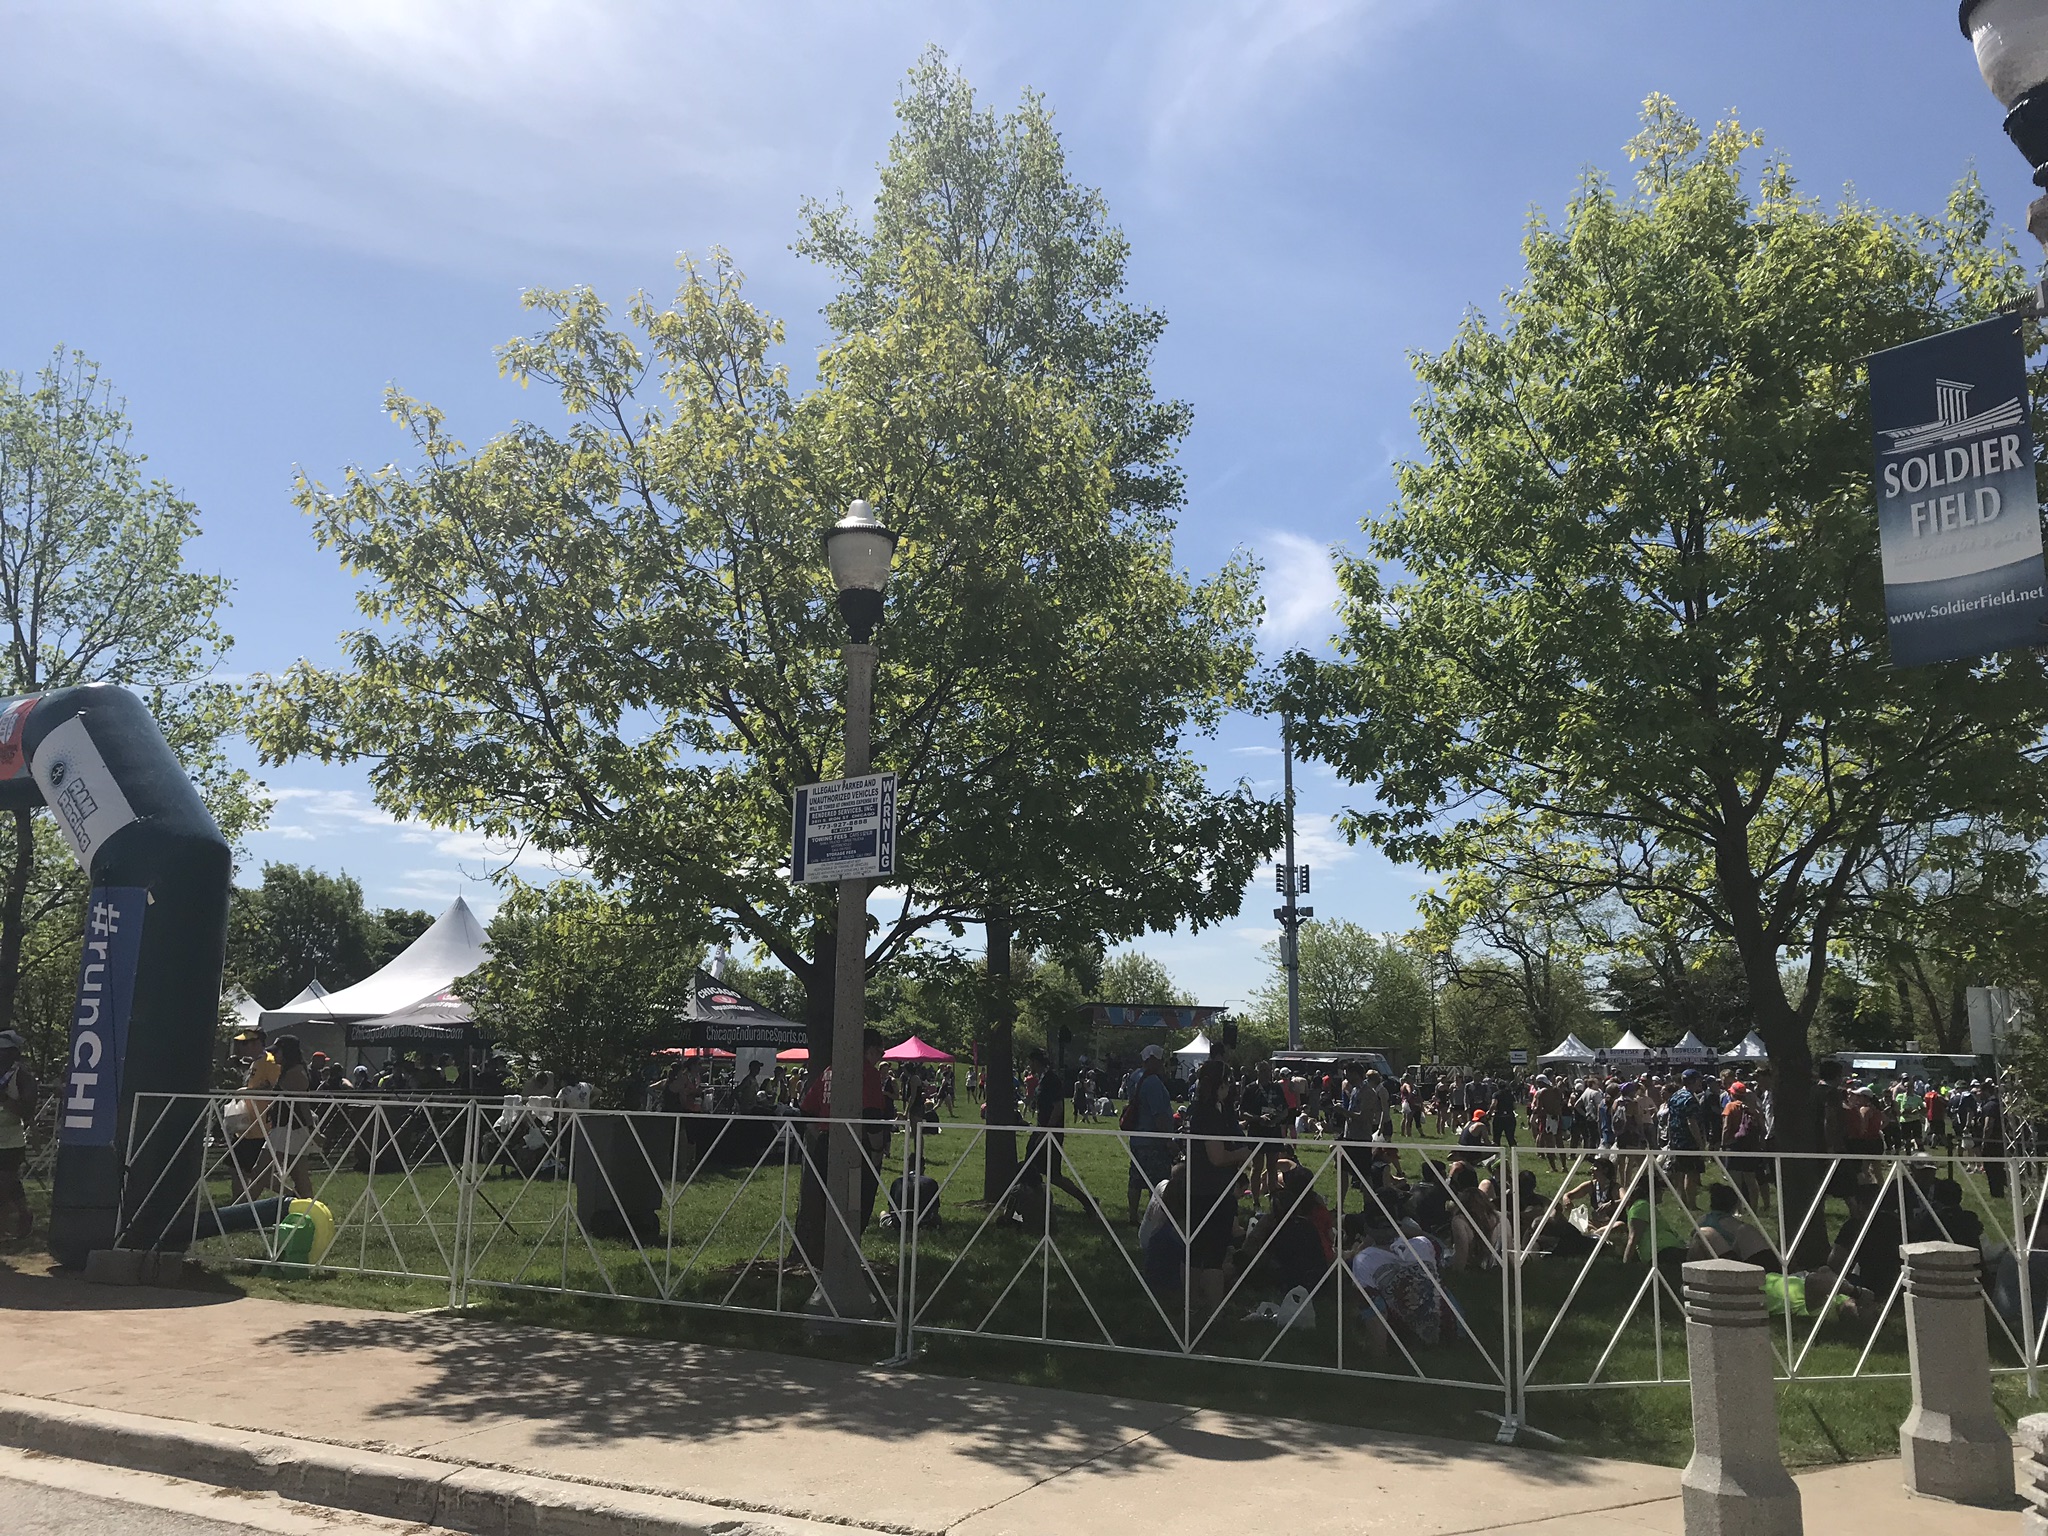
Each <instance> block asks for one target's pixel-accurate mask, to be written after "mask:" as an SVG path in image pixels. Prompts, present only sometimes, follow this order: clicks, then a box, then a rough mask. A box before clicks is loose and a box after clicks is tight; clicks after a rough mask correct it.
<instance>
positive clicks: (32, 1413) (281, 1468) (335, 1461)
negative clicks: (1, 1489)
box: [0, 1393, 848, 1536]
mask: <svg viewBox="0 0 2048 1536" xmlns="http://www.w3.org/2000/svg"><path fill="white" fill-rule="evenodd" d="M0 1445H11V1446H15V1447H17V1448H19V1449H22V1450H28V1451H40V1452H42V1453H44V1454H46V1455H50V1456H62V1457H65V1458H67V1459H69V1460H72V1461H84V1462H96V1463H99V1464H101V1465H104V1466H115V1467H126V1468H128V1469H129V1470H130V1471H135V1472H154V1473H158V1474H160V1475H162V1476H164V1477H174V1478H179V1479H182V1480H184V1481H187V1482H198V1483H211V1484H214V1485H215V1486H218V1487H222V1488H240V1489H245V1490H249V1491H253V1492H258V1493H275V1494H277V1495H279V1496H280V1497H283V1498H287V1499H295V1500H297V1501H298V1502H300V1503H302V1504H319V1505H324V1506H326V1507H327V1508H330V1509H345V1510H352V1511H354V1512H356V1513H358V1514H365V1515H378V1516H381V1517H383V1518H385V1519H387V1520H405V1521H410V1522H412V1523H413V1524H415V1525H428V1526H435V1527H439V1528H440V1529H443V1530H453V1531H466V1532H469V1533H471V1536H538V1533H542V1532H545V1533H546V1536H846V1533H847V1530H848V1527H846V1526H844V1525H836V1524H828V1523H825V1522H821V1521H812V1520H803V1519H797V1518H793V1517H790V1516H784V1515H759V1514H752V1513H747V1512H742V1511H735V1510H731V1509H724V1508H720V1507H719V1506H717V1505H713V1504H700V1503H696V1502H694V1501H692V1500H689V1499H677V1498H667V1497H663V1496H661V1495H658V1494H650V1493H634V1492H631V1491H629V1490H626V1489H614V1488H598V1487H592V1486H590V1485H588V1484H583V1483H565V1482H557V1481H555V1480H553V1479H550V1478H545V1477H535V1476H532V1475H530V1474H526V1473H517V1472H494V1471H490V1470H487V1469H485V1468H481V1467H465V1466H460V1465H457V1464H454V1463H450V1462H445V1461H430V1460H428V1459H426V1458H425V1457H420V1456H400V1455H394V1454H391V1453H388V1452H384V1451H364V1450H355V1449H352V1448H349V1447H345V1446H336V1445H325V1444H322V1443H320V1442H319V1441H314V1440H294V1439H291V1438H289V1437H287V1436H284V1435H270V1434H259V1433H256V1432H254V1431H250V1430H239V1429H218V1428H215V1427H214V1426H212V1425H210V1424H189V1423H184V1422H182V1421H178V1420H173V1419H156V1418H146V1417H144V1416H143V1415H141V1414H134V1413H116V1412H113V1411H112V1410H109V1409H104V1408H80V1407H74V1406H73V1405H71V1404H69V1403H52V1402H46V1401H44V1400H42V1399H40V1398H33V1397H17V1396H13V1395H10V1394H6V1393H0Z"/></svg>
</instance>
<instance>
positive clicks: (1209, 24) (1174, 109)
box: [1150, 0, 1428, 156]
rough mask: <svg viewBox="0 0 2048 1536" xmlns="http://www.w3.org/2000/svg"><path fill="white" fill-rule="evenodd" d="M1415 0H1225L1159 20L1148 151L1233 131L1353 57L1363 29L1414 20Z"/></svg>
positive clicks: (1370, 31)
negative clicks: (1396, 0) (1176, 21)
mask: <svg viewBox="0 0 2048 1536" xmlns="http://www.w3.org/2000/svg"><path fill="white" fill-rule="evenodd" d="M1427 8H1428V7H1426V6H1425V7H1418V6H1416V5H1415V3H1414V0H1406V3H1404V4H1401V5H1393V4H1390V3H1388V0H1224V3H1222V4H1217V5H1211V6H1207V7H1195V6H1187V7H1184V8H1182V9H1181V10H1179V11H1178V13H1177V15H1178V16H1179V17H1181V18H1184V20H1182V21H1181V24H1180V25H1178V26H1177V27H1176V26H1173V25H1172V24H1171V23H1165V22H1163V23H1162V26H1163V28H1164V37H1165V43H1164V46H1163V47H1162V48H1161V50H1160V53H1159V57H1158V60H1157V65H1156V68H1155V71H1154V76H1153V87H1152V91H1151V125H1150V131H1151V147H1152V152H1153V154H1154V155H1155V156H1160V155H1163V154H1165V153H1168V152H1170V151H1171V150H1173V149H1176V148H1180V147H1187V146H1194V147H1202V148H1206V147H1208V146H1210V145H1211V144H1213V143H1214V142H1215V141H1216V140H1218V139H1228V138H1241V137H1242V136H1243V128H1244V122H1243V120H1244V119H1245V118H1246V117H1248V116H1252V115H1255V114H1258V113H1260V112H1263V111H1266V110H1268V109H1269V108H1270V107H1271V105H1272V103H1274V102H1275V101H1278V100H1286V99H1290V98H1299V97H1300V96H1301V95H1302V94H1303V93H1304V92H1303V87H1304V85H1305V84H1306V83H1308V82H1309V81H1310V80H1312V79H1314V78H1317V77H1321V76H1324V75H1326V74H1328V73H1329V72H1330V71H1331V70H1332V69H1334V68H1336V67H1338V66H1340V65H1342V64H1344V63H1346V62H1347V61H1349V60H1350V59H1352V58H1353V57H1354V56H1355V55H1356V54H1357V53H1358V51H1359V50H1360V48H1361V47H1363V46H1364V44H1365V43H1366V41H1367V40H1368V39H1370V38H1373V37H1375V36H1378V35H1380V34H1381V33H1383V32H1385V31H1386V30H1387V29H1388V28H1389V27H1391V26H1393V25H1395V24H1400V23H1406V22H1409V21H1412V19H1413V13H1414V12H1415V11H1417V10H1418V9H1427Z"/></svg>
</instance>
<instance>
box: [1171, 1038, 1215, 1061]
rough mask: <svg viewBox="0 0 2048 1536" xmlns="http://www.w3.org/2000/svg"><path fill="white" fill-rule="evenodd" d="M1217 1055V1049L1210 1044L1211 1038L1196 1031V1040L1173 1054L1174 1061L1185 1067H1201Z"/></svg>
mask: <svg viewBox="0 0 2048 1536" xmlns="http://www.w3.org/2000/svg"><path fill="white" fill-rule="evenodd" d="M1215 1054H1216V1047H1215V1046H1213V1045H1211V1044H1210V1043H1209V1036H1208V1035H1207V1033H1206V1032H1204V1031H1202V1030H1199V1029H1198V1030H1196V1031H1195V1038H1194V1039H1192V1040H1190V1041H1189V1042H1188V1043H1187V1044H1186V1045H1184V1046H1182V1047H1181V1048H1180V1049H1179V1050H1177V1051H1175V1052H1174V1053H1173V1059H1174V1060H1175V1061H1178V1062H1180V1063H1181V1064H1182V1065H1184V1066H1191V1067H1199V1066H1200V1065H1201V1064H1202V1063H1203V1062H1205V1061H1207V1060H1208V1059H1209V1058H1210V1057H1211V1056H1213V1055H1215Z"/></svg>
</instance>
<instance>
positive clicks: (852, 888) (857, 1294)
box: [823, 501, 896, 1317]
mask: <svg viewBox="0 0 2048 1536" xmlns="http://www.w3.org/2000/svg"><path fill="white" fill-rule="evenodd" d="M895 554H896V535H895V534H894V533H893V532H891V531H890V530H889V529H887V528H884V527H883V526H882V525H881V523H879V522H878V521H876V519H875V514H874V509H873V508H872V507H870V506H869V505H868V504H867V503H866V502H864V501H856V502H855V503H854V504H853V505H852V506H851V507H849V508H847V511H846V516H844V517H843V518H841V519H840V520H839V521H838V522H837V523H836V524H834V525H833V527H832V531H831V532H829V533H828V534H826V535H825V556H826V559H827V561H828V562H829V563H830V564H831V567H832V584H833V586H835V587H836V588H837V589H838V591H839V612H840V615H841V616H842V617H843V618H844V619H845V620H846V633H847V644H846V646H845V648H844V650H843V651H842V653H841V654H842V655H843V656H844V657H845V660H846V763H845V767H844V769H843V770H842V776H843V777H845V778H849V779H852V778H858V777H860V776H861V775H862V774H865V773H866V772H867V771H868V768H869V755H870V741H869V738H870V733H871V730H872V727H873V724H874V707H875V667H876V664H877V663H878V662H879V660H880V659H881V648H880V647H879V646H877V645H876V644H875V642H874V636H875V630H876V629H877V628H878V627H880V625H881V622H882V592H883V589H884V588H886V587H887V586H888V584H889V565H890V562H891V561H892V560H893V559H894V558H895ZM870 884H871V882H869V881H867V880H842V881H840V882H839V926H838V950H837V954H836V957H835V960H834V963H833V971H832V976H833V995H832V1065H833V1067H834V1071H833V1073H832V1101H831V1104H830V1113H831V1116H832V1135H831V1143H830V1150H829V1152H828V1153H827V1155H826V1163H825V1167H826V1180H825V1187H826V1192H827V1196H828V1198H829V1200H830V1202H831V1204H832V1206H833V1208H834V1209H835V1210H837V1212H838V1213H839V1218H838V1219H837V1220H832V1221H829V1222H828V1223H827V1230H826V1235H825V1265H824V1268H825V1273H824V1277H823V1278H824V1289H825V1295H826V1296H827V1298H829V1300H830V1302H831V1305H832V1310H833V1311H834V1312H836V1313H837V1314H838V1315H840V1316H842V1317H849V1316H862V1315H864V1314H866V1313H867V1312H868V1311H869V1310H870V1309H869V1306H868V1298H869V1293H868V1287H867V1286H866V1284H865V1283H864V1282H863V1280H862V1276H861V1262H860V1246H859V1235H860V1228H861V1218H862V1217H863V1216H864V1215H865V1214H866V1212H864V1211H863V1210H862V1209H861V1171H862V1162H863V1159H862V1156H861V1148H860V1142H859V1139H858V1138H859V1123H860V1118H861V1114H862V1108H863V1106H862V1103H861V1085H862V1080H863V1079H864V1078H865V1077H866V1075H867V1074H866V1069H865V1063H864V1062H863V1060H862V1054H861V1034H862V1031H863V1030H864V1028H865V1027H866V1023H867V1000H868V998H867V960H868V889H869V886H870ZM842 1222H843V1223H844V1225H843V1226H842V1224H841V1223H842ZM849 1234H851V1235H849Z"/></svg>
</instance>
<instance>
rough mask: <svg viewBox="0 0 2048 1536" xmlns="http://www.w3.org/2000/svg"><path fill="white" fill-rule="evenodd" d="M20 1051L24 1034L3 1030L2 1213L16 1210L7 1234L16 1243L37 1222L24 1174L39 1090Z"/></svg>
mask: <svg viewBox="0 0 2048 1536" xmlns="http://www.w3.org/2000/svg"><path fill="white" fill-rule="evenodd" d="M21 1053H22V1038H21V1036H20V1035H18V1034H16V1033H15V1032H14V1031H13V1030H11V1029H0V1212H11V1213H13V1217H14V1230H13V1231H12V1232H10V1233H8V1234H7V1236H8V1237H9V1238H10V1239H12V1240H13V1241H15V1242H17V1243H18V1242H20V1241H21V1240H22V1239H23V1238H25V1237H27V1236H28V1235H29V1233H31V1232H32V1231H34V1230H35V1224H36V1217H35V1212H34V1211H32V1210H30V1209H29V1204H28V1190H27V1188H26V1187H25V1186H24V1185H23V1184H22V1182H21V1174H22V1169H23V1168H24V1167H26V1166H27V1164H28V1128H29V1126H30V1125H32V1124H33V1123H34V1122H35V1118H36V1101H37V1098H38V1090H37V1086H36V1079H35V1074H34V1073H32V1072H31V1071H29V1069H28V1063H27V1062H25V1061H23V1060H22V1059H21Z"/></svg>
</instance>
